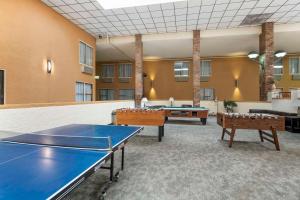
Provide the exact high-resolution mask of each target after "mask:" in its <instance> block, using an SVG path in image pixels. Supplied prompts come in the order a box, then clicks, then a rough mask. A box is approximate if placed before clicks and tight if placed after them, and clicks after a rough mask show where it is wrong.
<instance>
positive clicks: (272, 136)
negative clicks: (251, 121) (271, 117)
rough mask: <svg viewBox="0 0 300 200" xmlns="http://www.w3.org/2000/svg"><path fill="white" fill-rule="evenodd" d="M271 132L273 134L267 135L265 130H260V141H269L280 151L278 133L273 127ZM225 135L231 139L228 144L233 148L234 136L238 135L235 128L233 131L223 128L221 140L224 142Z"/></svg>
mask: <svg viewBox="0 0 300 200" xmlns="http://www.w3.org/2000/svg"><path fill="white" fill-rule="evenodd" d="M270 130H271V133H267V132H265V131H263V130H258V133H259V137H260V141H261V142H264V141H265V140H267V141H269V142H271V143H273V144H274V145H275V148H276V150H277V151H280V146H279V140H278V136H277V131H276V129H274V128H273V127H270ZM225 133H226V134H228V135H229V137H230V138H229V142H228V146H229V147H232V144H233V139H234V136H235V133H236V128H234V127H233V128H232V129H231V131H229V130H227V129H226V128H223V130H222V137H221V140H224V137H225Z"/></svg>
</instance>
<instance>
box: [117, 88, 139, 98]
mask: <svg viewBox="0 0 300 200" xmlns="http://www.w3.org/2000/svg"><path fill="white" fill-rule="evenodd" d="M121 90H131V91H133V94H132V99H121V98H120V96H121V95H120V93H121ZM118 97H119V100H134V98H135V90H134V89H131V88H124V89H119V93H118Z"/></svg>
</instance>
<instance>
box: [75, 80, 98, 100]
mask: <svg viewBox="0 0 300 200" xmlns="http://www.w3.org/2000/svg"><path fill="white" fill-rule="evenodd" d="M77 83H81V84H83V101H77V100H76V97H77V94H79V93H77ZM85 85H91V86H92V88H91V92H92V93H91V94H88V95H91V101H87V100H86V95H87V94H86V91H85ZM93 91H94V85H93V84H92V83H87V82H83V81H76V82H75V102H78V103H82V102H92V101H93V97H94V92H93Z"/></svg>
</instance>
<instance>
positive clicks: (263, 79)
mask: <svg viewBox="0 0 300 200" xmlns="http://www.w3.org/2000/svg"><path fill="white" fill-rule="evenodd" d="M259 52H260V55H263V54H264V55H265V60H264V64H263V66H262V68H261V70H260V100H261V101H266V100H268V92H271V91H272V84H273V83H272V82H273V80H274V78H273V65H274V24H273V22H266V23H264V24H262V27H261V34H260V36H259Z"/></svg>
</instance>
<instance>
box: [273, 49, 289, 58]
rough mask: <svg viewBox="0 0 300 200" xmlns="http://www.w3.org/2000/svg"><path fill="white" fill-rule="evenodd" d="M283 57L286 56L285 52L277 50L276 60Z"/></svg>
mask: <svg viewBox="0 0 300 200" xmlns="http://www.w3.org/2000/svg"><path fill="white" fill-rule="evenodd" d="M285 55H286V51H282V50H279V51H276V52H275V56H276V57H277V58H283V57H284V56H285Z"/></svg>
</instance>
